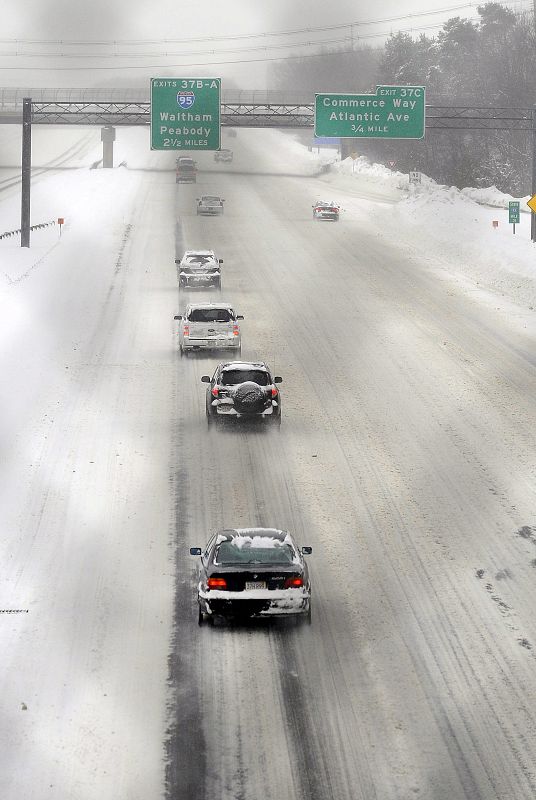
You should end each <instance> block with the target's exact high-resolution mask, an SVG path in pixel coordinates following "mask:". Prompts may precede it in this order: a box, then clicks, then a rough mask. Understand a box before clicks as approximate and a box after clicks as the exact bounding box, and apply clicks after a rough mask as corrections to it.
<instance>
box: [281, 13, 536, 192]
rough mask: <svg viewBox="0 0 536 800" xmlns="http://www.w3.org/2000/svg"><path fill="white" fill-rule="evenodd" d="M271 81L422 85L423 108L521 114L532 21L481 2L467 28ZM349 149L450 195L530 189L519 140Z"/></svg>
mask: <svg viewBox="0 0 536 800" xmlns="http://www.w3.org/2000/svg"><path fill="white" fill-rule="evenodd" d="M272 81H273V85H275V86H276V88H278V89H285V90H286V91H288V89H289V87H290V86H292V87H293V88H294V89H296V90H298V89H299V90H307V91H310V92H311V93H312V94H313V93H314V92H347V93H357V94H361V93H368V92H374V91H375V87H376V86H377V85H381V84H387V85H389V84H390V85H404V84H406V85H415V86H425V87H426V93H427V97H426V101H427V104H429V105H435V106H452V107H455V106H458V107H459V106H472V107H488V108H490V107H493V108H523V109H530V108H533V107H534V106H535V105H536V34H535V21H534V19H533V16H532V14H520V13H515V12H514V11H512V10H511V9H509V8H506V7H505V6H503V5H501V4H499V3H486V4H485V5H482V6H479V7H478V20H477V21H473V20H469V19H465V18H462V17H453V18H451V19H449V20H448V21H447V22H445V23H444V25H443V27H442V28H441V30H440V31H439V32H438V34H437V35H436V36H427V35H425V34H422V35H420V36H419V37H417V38H413V37H412V36H411V35H410V34H408V33H395V34H392V35H391V36H390V37H389V39H388V40H387V41H386V42H385V44H384V45H383V47H380V48H371V47H364V46H359V45H358V46H357V47H356V48H354V49H352V50H351V51H349V52H348V51H337V50H334V51H329V50H324V51H322V52H321V54H320V55H318V56H317V57H314V58H310V57H309V58H302V59H296V60H288V61H281V62H276V64H275V65H274V66H273V67H272ZM352 149H353V150H355V151H356V152H358V153H359V154H361V155H366V156H368V157H369V158H371V159H373V160H376V161H380V162H382V163H387V162H388V161H394V162H395V163H396V169H399V170H400V171H402V172H408V171H409V170H419V171H422V172H425V173H426V174H427V175H429V176H430V177H432V178H434V179H435V180H437V181H438V182H439V183H446V184H449V185H454V186H458V187H459V188H463V187H464V186H477V187H484V186H490V185H493V184H494V185H495V186H497V187H498V188H499V189H501V191H504V192H509V193H510V194H512V195H514V196H523V195H526V194H529V192H530V191H531V160H532V137H531V134H530V133H528V132H520V131H517V132H514V131H493V130H487V131H474V130H455V131H453V130H439V129H436V130H432V129H428V130H427V132H426V136H425V138H424V139H423V140H409V141H402V140H396V141H395V140H379V139H359V140H353V144H352Z"/></svg>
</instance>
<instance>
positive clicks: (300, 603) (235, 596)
mask: <svg viewBox="0 0 536 800" xmlns="http://www.w3.org/2000/svg"><path fill="white" fill-rule="evenodd" d="M311 552H312V547H302V548H301V550H300V549H299V548H298V547H297V545H296V543H295V542H294V540H293V538H292V536H291V535H290V533H288V531H283V530H279V529H277V528H231V529H225V530H221V531H218V532H217V533H215V534H214V535H213V536H212V537H211V539H210V541H209V543H208V544H207V546H206V547H205V549H204V550H203V551H202V550H201V548H200V547H191V548H190V555H192V556H200V557H201V558H200V563H199V581H198V586H197V602H198V605H199V617H198V621H199V624H200V625H202V624H203V620H204V618H205V616H207V617H208V619H209V621H210V622H213V621H214V617H231V618H242V619H244V618H246V619H247V618H251V617H269V616H279V617H283V616H292V615H295V616H297V615H299V616H301V618H302V619H303V620H304V621H306V622H308V623H310V622H311V582H310V579H309V570H308V569H307V564H306V563H305V560H304V558H303V556H304V555H309V554H310V553H311Z"/></svg>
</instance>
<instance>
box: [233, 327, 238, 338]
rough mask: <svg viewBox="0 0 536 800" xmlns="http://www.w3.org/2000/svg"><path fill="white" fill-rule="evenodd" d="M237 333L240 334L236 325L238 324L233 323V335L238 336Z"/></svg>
mask: <svg viewBox="0 0 536 800" xmlns="http://www.w3.org/2000/svg"><path fill="white" fill-rule="evenodd" d="M239 335H240V328H239V327H238V325H233V336H239Z"/></svg>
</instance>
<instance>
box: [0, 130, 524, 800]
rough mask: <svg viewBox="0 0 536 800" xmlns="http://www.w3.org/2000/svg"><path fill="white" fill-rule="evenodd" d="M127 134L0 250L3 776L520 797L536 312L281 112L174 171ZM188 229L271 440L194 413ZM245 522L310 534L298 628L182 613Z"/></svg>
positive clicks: (267, 791)
mask: <svg viewBox="0 0 536 800" xmlns="http://www.w3.org/2000/svg"><path fill="white" fill-rule="evenodd" d="M122 133H123V132H122ZM146 133H147V132H146V131H130V132H124V136H125V137H127V134H128V136H129V137H130V138H129V139H128V148H129V152H128V153H127V154H126V155H125V161H126V162H127V166H128V168H127V169H124V168H121V169H116V170H114V171H111V170H110V171H107V170H102V171H101V170H99V171H96V170H91V171H90V170H89V169H85V170H83V169H79V170H78V171H73V174H69V176H68V177H67V178H65V177H62V178H61V184H60V183H58V181H59V180H60V179H58V178H57V177H56V178H52V177H51V178H50V179H49V181H48V182H47V181H44V180H43V181H41V183H40V186H42V187H44V186H48V187H49V189H48V193H49V197H53V198H54V209H53V210H52V212H51V216H52V217H54V216H55V215H57V214H59V213H60V212H61V213H63V214H64V215H65V217H66V218H67V221H68V224H67V226H66V228H65V230H64V232H63V234H62V238H61V240H60V239H58V238H57V237H58V232H57V230H52V231H51V232H50V231H43V232H41V233H39V234H38V235H37V236H35V238H34V239H33V240H32V242H33V247H32V251H31V253H25V254H23V256H20V255H19V254H16V253H15V250H14V247H15V246H14V245H13V243H11V244H9V242H8V243H7V244H5V243H3V242H0V262H1V269H0V277H1V279H2V281H3V283H2V286H1V290H0V303H1V307H2V322H1V323H0V342H1V348H2V364H3V381H2V385H3V391H2V400H1V403H0V410H1V412H2V424H1V426H0V434H1V444H2V451H3V456H2V461H3V468H2V473H3V476H2V483H1V486H0V503H1V505H0V525H1V529H2V536H1V540H0V555H1V562H2V577H3V580H2V584H1V589H0V591H1V600H0V608H1V609H4V610H7V609H10V608H11V609H20V610H22V611H24V612H26V611H27V613H20V614H7V613H5V614H0V643H1V648H0V666H1V671H0V694H1V697H2V701H1V704H2V725H1V726H0V796H1V797H2V798H3V800H26V798H28V799H29V798H51V800H71V799H72V800H97V799H98V800H112V798H113V800H117V798H123V799H124V800H142V798H143V800H146V798H149V797H150V798H158V797H163V798H164V797H168V798H170V800H171V799H172V800H206V799H207V798H219V799H221V800H237V799H238V798H244V800H245V799H246V798H247V799H248V800H249V799H250V798H259V797H263V798H266V800H281V798H284V799H285V800H371V798H378V800H380V799H381V800H409V798H423V800H424V798H426V800H430V799H431V798H433V800H453V799H454V798H455V799H456V800H527V798H531V797H534V796H535V795H536V689H535V688H534V670H535V665H536V662H535V653H536V623H535V620H534V608H536V584H535V575H536V550H535V545H536V513H535V508H536V502H535V501H536V491H535V486H536V447H535V445H536V399H535V398H536V363H535V357H534V352H535V348H534V344H535V335H536V331H535V325H534V312H533V311H531V310H529V309H528V307H527V306H528V303H527V306H525V307H523V306H522V305H519V304H518V305H514V299H515V295H513V299H508V298H505V297H498V298H497V299H495V298H494V296H493V295H491V294H490V293H489V292H483V291H482V290H481V288H478V287H477V286H476V284H475V283H474V282H472V281H471V278H470V276H469V277H467V279H466V280H462V279H461V278H460V273H463V271H464V270H463V267H464V264H463V242H461V243H460V242H459V241H455V238H456V235H457V234H456V231H455V230H453V232H452V241H453V244H452V247H453V249H456V251H457V252H461V253H462V256H461V257H460V258H461V260H457V261H456V262H455V261H452V262H449V256H450V255H451V254H450V253H449V251H448V250H445V252H444V253H442V254H440V253H437V251H436V250H434V247H433V246H432V245H431V240H430V241H429V240H428V239H427V238H426V237H425V236H422V237H418V238H413V240H412V239H411V235H410V233H408V231H407V230H406V229H404V228H403V227H401V219H402V220H403V216H402V215H400V214H399V213H398V212H397V204H398V203H399V201H400V199H401V193H400V192H399V191H397V190H392V189H388V188H385V187H382V186H380V185H379V184H374V185H371V184H370V183H367V181H366V180H362V181H360V179H359V176H355V179H354V178H353V179H352V181H351V182H350V180H349V179H342V178H341V179H340V181H339V183H337V180H335V179H333V178H332V177H330V176H316V177H315V175H314V173H315V172H316V166H315V164H314V162H313V161H312V160H311V159H310V157H309V155H308V154H307V152H306V151H305V150H304V152H303V155H300V152H299V150H298V147H297V145H296V144H295V143H293V142H291V144H290V145H289V146H288V147H287V148H286V149H285V137H283V136H282V135H281V134H276V133H274V132H263V131H240V132H239V134H238V137H237V138H233V139H231V138H226V137H224V146H226V147H232V148H233V150H234V151H235V159H234V162H233V164H232V165H225V166H224V165H219V164H214V163H213V160H212V155H211V154H200V155H199V156H197V158H198V161H199V166H200V168H201V172H200V174H199V176H198V183H197V184H196V185H180V186H177V185H176V184H175V176H174V170H173V167H174V158H173V155H172V154H159V153H150V151H149V150H148V137H147V136H146ZM96 138H97V137H96V134H95V141H96ZM119 146H120V145H119V143H118V147H119ZM98 147H99V144H98V142H97V141H96V144H95V148H96V149H95V152H94V153H93V154H88V156H87V164H88V166H89V165H90V163H91V162H92V161H94V160H95V153H97V157H98ZM54 180H55V181H56V183H54ZM60 190H61V192H62V198H61V202H63V204H64V205H63V207H60V206H58V202H59V200H58V195H59V192H60ZM42 191H43V192H45V190H44V189H43V190H42ZM45 194H46V192H45ZM45 194H43V195H41V196H39V195H38V196H37V198H36V202H39V203H41V204H42V205H41V206H40V208H44V207H45V202H46V197H45ZM201 194H215V195H220V196H222V197H224V198H225V215H224V216H223V217H215V218H204V217H198V216H197V215H196V212H195V198H196V197H200V196H201ZM319 198H325V199H332V198H333V199H336V200H338V201H339V202H341V204H342V206H343V208H344V209H345V211H344V212H343V213H342V215H341V221H340V222H339V223H335V224H334V223H319V222H313V220H312V215H311V206H312V204H313V203H314V202H315V200H317V199H319ZM6 202H7V201H6ZM67 202H68V203H70V206H71V207H72V209H73V212H72V214H69V211H68V210H66V209H68V208H69V206H66V205H65V203H67ZM10 208H11V207H10ZM475 208H476V207H475ZM4 210H5V209H4V208H3V209H2V211H4ZM477 210H479V209H477ZM13 213H14V212H13ZM476 213H477V212H475V215H476ZM397 226H398V227H397ZM40 237H41V238H40ZM47 237H48V238H47ZM186 247H199V248H201V247H203V248H205V247H206V248H212V249H214V250H215V251H216V252H217V254H218V255H219V256H220V257H222V258H223V259H224V264H223V291H222V298H224V299H226V300H229V301H230V302H232V303H233V305H234V307H235V308H236V309H237V310H238V311H239V313H241V314H243V315H244V317H245V320H244V322H243V323H242V336H243V351H242V356H243V358H245V359H264V360H266V361H267V362H268V363H269V364H270V366H271V367H272V368H273V369H274V371H275V372H276V373H277V374H278V375H282V376H283V381H284V382H283V384H282V386H281V392H282V396H283V424H282V427H281V430H280V431H277V430H272V429H264V428H261V429H258V428H257V429H256V428H253V429H251V428H245V427H232V426H229V427H227V426H226V427H224V428H222V429H214V428H211V429H210V430H209V429H208V428H207V425H206V420H205V413H204V392H205V385H204V384H202V383H201V381H200V378H201V375H203V374H209V373H212V371H213V369H214V366H215V365H216V363H217V361H218V358H217V356H215V355H212V356H210V357H206V356H203V355H198V356H197V355H193V356H190V357H188V358H182V359H180V358H179V355H178V349H177V341H176V323H175V322H174V321H173V315H174V314H176V313H179V312H180V311H181V310H182V309H183V308H184V305H185V303H186V302H187V300H188V299H190V298H191V299H194V298H198V297H203V298H204V299H211V298H212V297H213V294H212V293H211V292H197V293H195V292H189V293H184V294H181V296H179V293H178V288H177V279H176V271H175V265H174V258H175V257H176V256H180V255H181V254H182V250H183V249H185V248H186ZM39 248H41V249H39ZM23 259H25V261H23ZM449 265H450V267H451V270H450V271H449ZM248 525H258V526H267V527H268V526H275V527H281V528H288V529H289V530H291V531H292V533H293V534H294V536H295V537H296V539H297V540H298V542H299V543H300V544H302V545H312V547H313V554H312V556H310V557H309V562H308V563H309V566H310V569H311V573H312V580H313V624H312V626H311V627H308V626H299V625H296V624H295V623H294V622H293V621H291V620H289V621H288V622H286V623H284V622H283V623H277V622H269V621H264V620H262V621H258V622H254V623H252V624H250V625H223V624H216V625H215V626H214V627H208V626H205V627H202V628H198V626H197V611H196V604H195V585H194V574H195V573H194V559H192V558H191V557H190V556H189V554H188V549H189V547H191V546H197V545H201V546H203V545H204V544H205V543H206V541H207V539H208V537H209V533H210V532H212V531H213V530H214V529H216V528H219V527H223V526H248Z"/></svg>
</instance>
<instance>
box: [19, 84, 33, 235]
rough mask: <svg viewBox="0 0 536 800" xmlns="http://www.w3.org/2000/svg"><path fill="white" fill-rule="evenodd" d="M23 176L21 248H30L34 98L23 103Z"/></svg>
mask: <svg viewBox="0 0 536 800" xmlns="http://www.w3.org/2000/svg"><path fill="white" fill-rule="evenodd" d="M21 165H22V176H21V208H20V246H21V247H29V246H30V183H31V176H32V98H31V97H24V98H23V101H22V162H21Z"/></svg>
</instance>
